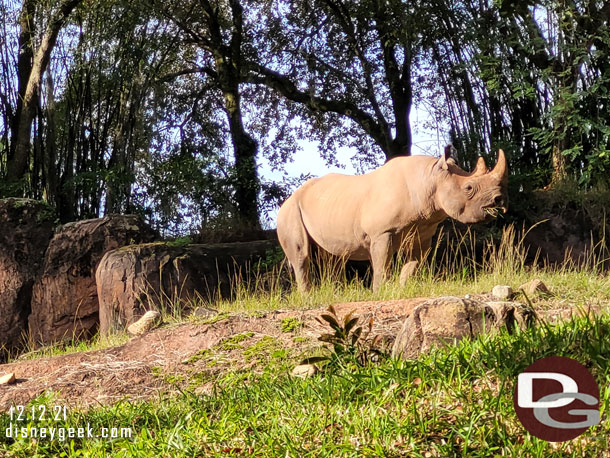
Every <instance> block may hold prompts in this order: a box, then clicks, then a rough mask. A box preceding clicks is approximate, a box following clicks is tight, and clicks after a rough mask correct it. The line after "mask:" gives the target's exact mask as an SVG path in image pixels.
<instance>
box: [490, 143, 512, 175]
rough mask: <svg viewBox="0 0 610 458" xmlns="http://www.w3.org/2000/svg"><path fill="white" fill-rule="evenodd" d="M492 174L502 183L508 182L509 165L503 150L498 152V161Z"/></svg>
mask: <svg viewBox="0 0 610 458" xmlns="http://www.w3.org/2000/svg"><path fill="white" fill-rule="evenodd" d="M490 173H491V174H493V175H494V176H496V177H498V179H501V180H502V181H504V180H506V178H507V177H508V164H507V163H506V155H505V154H504V151H503V150H502V149H499V150H498V161H497V162H496V166H495V167H494V168H493V170H492V171H491V172H490Z"/></svg>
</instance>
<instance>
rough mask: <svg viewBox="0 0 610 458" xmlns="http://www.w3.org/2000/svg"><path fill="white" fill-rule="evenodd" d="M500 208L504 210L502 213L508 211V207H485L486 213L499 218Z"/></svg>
mask: <svg viewBox="0 0 610 458" xmlns="http://www.w3.org/2000/svg"><path fill="white" fill-rule="evenodd" d="M500 210H502V213H506V207H483V211H484V212H485V214H486V215H487V216H489V217H491V218H497V217H498V215H499V214H500Z"/></svg>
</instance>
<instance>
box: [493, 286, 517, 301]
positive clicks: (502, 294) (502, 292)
mask: <svg viewBox="0 0 610 458" xmlns="http://www.w3.org/2000/svg"><path fill="white" fill-rule="evenodd" d="M491 294H492V296H494V297H495V298H496V299H510V298H511V297H512V295H513V289H512V288H511V287H510V286H508V285H496V286H494V287H493V290H492V291H491Z"/></svg>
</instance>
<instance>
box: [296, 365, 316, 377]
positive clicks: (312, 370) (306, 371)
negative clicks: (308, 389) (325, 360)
mask: <svg viewBox="0 0 610 458" xmlns="http://www.w3.org/2000/svg"><path fill="white" fill-rule="evenodd" d="M318 372H319V369H318V367H317V366H316V365H315V364H299V365H298V366H296V367H295V368H294V369H292V375H294V376H295V377H313V376H314V375H316V374H317V373H318Z"/></svg>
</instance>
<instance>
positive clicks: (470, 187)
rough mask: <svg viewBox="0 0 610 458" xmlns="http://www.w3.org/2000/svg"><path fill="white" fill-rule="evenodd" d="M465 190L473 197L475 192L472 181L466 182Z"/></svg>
mask: <svg viewBox="0 0 610 458" xmlns="http://www.w3.org/2000/svg"><path fill="white" fill-rule="evenodd" d="M464 192H465V193H466V195H467V196H468V197H469V198H470V197H472V196H473V194H474V186H473V185H472V184H470V183H468V184H466V186H464Z"/></svg>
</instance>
